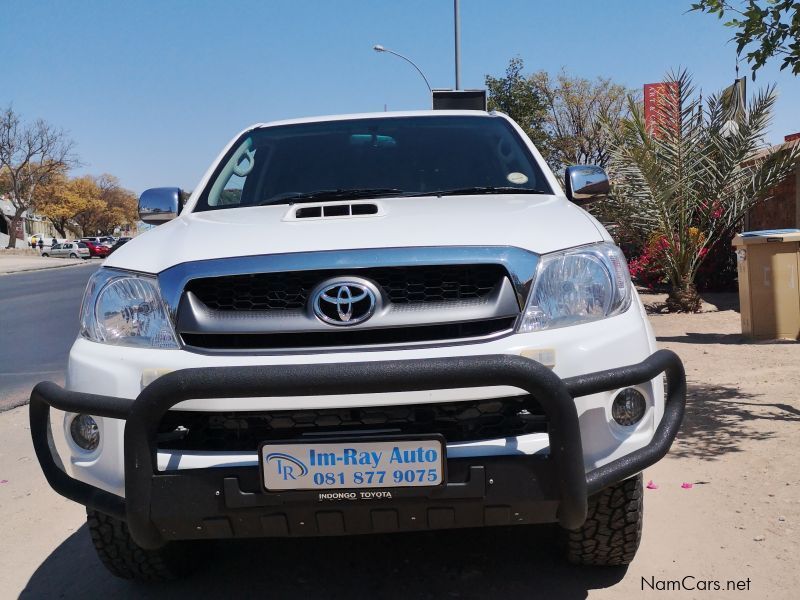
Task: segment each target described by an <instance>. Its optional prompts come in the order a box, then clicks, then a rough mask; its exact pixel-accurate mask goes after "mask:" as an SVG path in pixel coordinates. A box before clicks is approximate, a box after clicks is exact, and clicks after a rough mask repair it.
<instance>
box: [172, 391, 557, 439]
mask: <svg viewBox="0 0 800 600" xmlns="http://www.w3.org/2000/svg"><path fill="white" fill-rule="evenodd" d="M546 431H547V418H546V416H545V414H544V411H543V410H542V408H541V405H540V404H539V403H538V402H537V401H536V400H535V399H534V398H533V397H531V396H515V397H512V398H498V399H490V400H467V401H462V402H447V403H434V404H409V405H397V406H373V407H357V408H327V409H316V410H297V411H274V412H228V413H207V412H194V411H170V412H168V413H167V414H166V415H165V416H164V419H163V420H162V422H161V425H160V427H159V436H158V447H159V448H160V449H163V450H187V451H188V450H195V451H218V452H221V451H237V450H238V451H244V450H250V451H254V450H257V449H258V445H259V444H260V443H261V442H265V441H281V440H296V439H303V438H308V439H309V440H310V439H314V438H317V437H325V436H330V437H337V436H349V437H350V438H352V437H357V436H359V435H386V436H389V437H390V436H392V435H405V434H440V435H443V436H444V438H445V439H446V440H447V442H468V441H477V440H487V439H497V438H506V437H513V436H518V435H524V434H529V433H538V432H546Z"/></svg>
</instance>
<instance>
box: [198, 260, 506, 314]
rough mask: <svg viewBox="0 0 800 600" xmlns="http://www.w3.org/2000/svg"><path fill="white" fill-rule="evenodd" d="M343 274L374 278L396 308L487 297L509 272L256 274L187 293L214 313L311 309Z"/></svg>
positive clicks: (462, 268)
mask: <svg viewBox="0 0 800 600" xmlns="http://www.w3.org/2000/svg"><path fill="white" fill-rule="evenodd" d="M340 275H358V276H359V277H363V278H366V279H371V280H372V281H374V282H375V283H377V284H378V286H379V287H380V288H382V289H383V291H384V293H385V294H386V295H387V296H388V298H389V300H390V301H391V302H392V303H393V304H416V303H431V302H443V301H445V302H446V301H451V300H469V299H475V298H483V297H486V296H488V295H489V294H490V293H491V291H492V290H493V289H494V288H495V287H496V286H497V285H498V284H499V283H500V282H501V280H502V278H503V277H505V276H506V270H505V268H503V267H502V266H501V265H496V264H477V265H436V266H413V267H380V268H367V269H349V270H347V271H340V270H324V271H296V272H291V273H255V274H251V275H228V276H224V277H207V278H202V279H194V280H192V281H191V282H189V284H188V285H187V287H186V290H187V291H190V292H193V293H194V294H195V296H197V297H198V299H199V300H200V301H201V302H203V304H205V305H206V306H207V307H208V308H211V309H214V310H225V311H250V310H252V311H270V310H297V309H302V308H303V307H305V306H306V303H307V302H308V297H309V294H311V291H312V290H313V289H314V288H315V287H316V286H317V285H319V284H320V283H321V282H323V281H325V280H326V279H329V278H331V277H337V276H340Z"/></svg>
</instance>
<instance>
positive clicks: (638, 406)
mask: <svg viewBox="0 0 800 600" xmlns="http://www.w3.org/2000/svg"><path fill="white" fill-rule="evenodd" d="M646 409H647V401H646V400H645V398H644V395H643V394H642V393H641V392H640V391H639V390H637V389H634V388H625V389H624V390H622V391H621V392H620V393H619V394H617V395H616V397H615V398H614V402H613V403H612V405H611V416H612V417H614V420H615V421H616V422H617V423H619V424H620V425H624V426H630V425H635V424H636V423H638V422H639V421H641V420H642V417H643V416H644V413H645V410H646Z"/></svg>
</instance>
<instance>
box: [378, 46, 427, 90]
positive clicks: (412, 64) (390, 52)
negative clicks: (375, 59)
mask: <svg viewBox="0 0 800 600" xmlns="http://www.w3.org/2000/svg"><path fill="white" fill-rule="evenodd" d="M372 49H373V50H375V52H388V53H389V54H394V55H395V56H397V57H398V58H402V59H403V60H404V61H406V62H407V63H408V64H410V65H411V66H412V67H414V68H415V69H416V70H417V73H419V74H420V75H421V76H422V79H424V80H425V85H427V86H428V91H429V92H431V93H433V90H432V89H431V84H430V83H428V78H427V77H425V73H423V72H422V69H420V68H419V67H418V66H417V65H416V64H415V63H414V61H413V60H411V59H410V58H408V57H407V56H403V55H402V54H400V53H399V52H395V51H394V50H389V49H388V48H384V47H383V46H381V45H380V44H375V45H374V46H373V47H372Z"/></svg>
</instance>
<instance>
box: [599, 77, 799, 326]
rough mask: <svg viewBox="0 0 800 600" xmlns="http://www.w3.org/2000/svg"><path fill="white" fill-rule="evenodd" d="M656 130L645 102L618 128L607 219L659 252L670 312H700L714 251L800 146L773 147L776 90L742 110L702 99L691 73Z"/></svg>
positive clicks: (718, 99)
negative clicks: (699, 284)
mask: <svg viewBox="0 0 800 600" xmlns="http://www.w3.org/2000/svg"><path fill="white" fill-rule="evenodd" d="M666 83H667V84H668V86H671V87H672V89H674V90H675V93H674V94H665V95H664V96H663V98H662V101H661V102H660V103H659V105H658V107H657V108H656V113H657V114H656V119H654V121H655V124H654V125H651V126H650V127H648V125H647V123H646V122H645V118H644V115H643V108H642V105H641V104H640V103H638V102H636V101H635V100H634V98H633V97H629V98H628V105H629V108H630V117H629V118H627V119H625V120H623V122H622V124H621V126H620V125H617V126H616V127H609V128H608V131H609V133H610V135H611V138H612V139H611V147H610V161H609V164H608V170H609V173H610V177H611V180H612V185H613V188H612V196H611V198H610V199H609V201H608V202H607V203H606V204H605V206H604V207H602V209H601V210H602V212H603V217H604V218H605V219H608V220H610V221H613V222H616V223H618V226H619V229H620V233H621V234H622V235H624V236H626V237H628V238H629V239H633V240H635V241H637V242H638V243H639V244H640V245H641V247H643V248H649V249H650V251H651V253H652V256H653V258H654V259H655V261H656V263H657V266H658V267H659V268H660V269H661V271H662V273H663V275H664V277H665V278H666V280H667V281H668V282H669V286H670V293H669V297H668V300H667V307H668V310H670V311H685V312H696V311H698V310H699V309H700V297H699V295H698V293H697V289H696V286H695V277H696V275H697V271H698V269H699V267H700V265H701V264H702V262H703V260H704V257H705V255H706V253H707V252H708V249H709V248H710V247H711V246H712V245H714V244H715V243H717V242H719V241H720V240H724V239H725V238H726V235H729V234H730V233H731V232H732V231H734V230H735V229H736V228H738V227H740V226H741V224H742V221H743V219H744V216H745V214H747V212H748V211H749V210H750V209H751V208H752V207H753V206H754V205H756V204H757V203H759V202H763V201H765V200H768V199H770V198H771V197H772V195H773V193H774V187H775V186H776V185H777V184H778V183H779V182H780V181H781V180H783V179H784V178H786V177H787V176H788V175H789V174H790V173H791V172H792V169H793V168H794V164H795V162H796V161H797V160H798V159H799V158H800V145H798V146H795V147H793V148H783V149H780V150H777V151H768V150H764V147H765V144H764V134H765V132H766V129H767V127H768V126H769V123H770V120H771V115H772V109H773V106H774V104H775V88H774V86H770V87H768V88H766V89H764V90H761V91H759V92H758V93H757V94H756V95H755V96H754V97H753V98H751V100H750V102H749V104H748V106H747V110H745V111H743V112H742V111H736V110H735V108H734V107H732V106H730V105H729V103H728V102H726V101H725V100H724V97H723V96H722V95H721V94H720V95H713V96H711V97H709V98H707V99H706V100H705V101H704V100H703V98H702V96H699V97H698V96H696V95H695V90H694V87H693V85H692V81H691V77H690V76H689V74H688V73H687V72H686V71H682V72H680V73H673V74H671V75H669V76H668V78H667V82H666Z"/></svg>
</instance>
